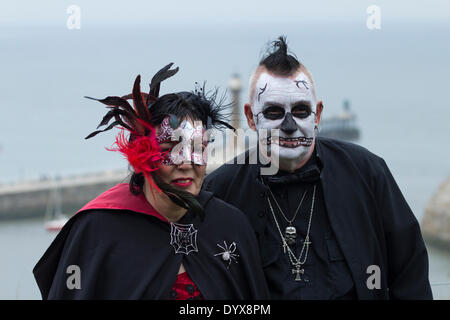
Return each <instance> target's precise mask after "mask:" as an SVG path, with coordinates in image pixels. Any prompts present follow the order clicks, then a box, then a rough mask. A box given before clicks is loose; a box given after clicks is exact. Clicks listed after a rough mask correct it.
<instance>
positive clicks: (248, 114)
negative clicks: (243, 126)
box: [244, 103, 256, 131]
mask: <svg viewBox="0 0 450 320" xmlns="http://www.w3.org/2000/svg"><path fill="white" fill-rule="evenodd" d="M244 111H245V116H246V117H247V123H248V126H249V127H250V128H251V129H252V130H255V131H256V126H255V120H254V119H253V111H252V106H251V105H250V104H249V103H246V104H245V105H244Z"/></svg>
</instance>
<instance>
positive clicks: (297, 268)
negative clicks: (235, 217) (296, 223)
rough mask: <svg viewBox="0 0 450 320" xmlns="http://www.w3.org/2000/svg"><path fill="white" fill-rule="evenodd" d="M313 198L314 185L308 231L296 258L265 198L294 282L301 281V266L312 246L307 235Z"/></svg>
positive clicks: (314, 193)
mask: <svg viewBox="0 0 450 320" xmlns="http://www.w3.org/2000/svg"><path fill="white" fill-rule="evenodd" d="M315 197H316V185H314V190H313V196H312V202H311V212H310V214H309V222H308V229H307V232H306V237H305V241H304V242H303V246H302V250H301V251H300V255H299V256H298V258H297V257H296V256H295V254H294V253H293V252H292V250H291V248H290V247H289V245H288V243H287V242H286V239H285V237H284V236H283V233H282V232H281V229H280V225H279V224H278V221H277V218H276V217H275V212H274V211H273V208H272V203H271V202H270V199H269V197H267V201H268V202H269V207H270V211H271V212H272V216H273V220H274V221H275V224H276V226H277V229H278V232H279V233H280V238H281V242H282V245H283V252H284V254H286V252H287V254H288V257H289V261H290V263H291V265H292V266H293V267H294V269H292V270H291V272H292V274H294V273H295V281H301V280H302V279H301V278H300V274H302V275H303V274H304V273H305V270H304V269H302V266H303V265H304V264H305V262H306V259H307V258H308V251H309V246H310V245H311V244H312V242H311V241H309V234H310V230H311V221H312V215H313V211H314V200H315ZM274 199H275V198H274ZM305 249H306V250H305ZM303 252H305V255H304V257H303V258H302V256H303Z"/></svg>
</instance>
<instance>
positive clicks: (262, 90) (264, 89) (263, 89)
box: [258, 83, 267, 101]
mask: <svg viewBox="0 0 450 320" xmlns="http://www.w3.org/2000/svg"><path fill="white" fill-rule="evenodd" d="M266 88H267V83H266V85H265V86H264V88H259V90H261V91H259V93H258V101H259V98H260V96H261V94H262V93H263V92H264V91H266Z"/></svg>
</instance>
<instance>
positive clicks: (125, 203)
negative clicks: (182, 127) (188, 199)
mask: <svg viewBox="0 0 450 320" xmlns="http://www.w3.org/2000/svg"><path fill="white" fill-rule="evenodd" d="M93 209H113V210H130V211H133V212H138V213H143V214H147V215H150V216H153V217H156V218H158V219H160V220H162V221H164V222H169V221H168V220H167V219H166V218H164V217H163V216H162V215H160V214H159V213H158V212H157V211H156V210H155V209H154V208H153V207H152V206H151V204H150V203H149V202H148V201H147V199H146V198H145V195H144V194H143V193H141V194H139V195H134V194H132V193H131V192H130V186H129V184H128V183H119V184H118V185H116V186H114V187H112V188H111V189H109V190H108V191H106V192H104V193H102V194H101V195H99V196H98V197H97V198H95V199H94V200H92V201H90V202H88V203H87V204H86V205H85V206H84V207H82V208H81V209H80V210H78V211H77V213H80V212H82V211H86V210H93Z"/></svg>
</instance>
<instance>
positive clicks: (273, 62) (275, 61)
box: [259, 36, 301, 76]
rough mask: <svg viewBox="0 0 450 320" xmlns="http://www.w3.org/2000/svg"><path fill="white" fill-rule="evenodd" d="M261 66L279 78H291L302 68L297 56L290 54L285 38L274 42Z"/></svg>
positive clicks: (281, 37) (282, 37) (279, 38)
mask: <svg viewBox="0 0 450 320" xmlns="http://www.w3.org/2000/svg"><path fill="white" fill-rule="evenodd" d="M259 65H260V66H264V67H266V69H267V70H268V71H270V72H272V73H273V74H276V75H279V76H290V75H292V74H293V73H294V72H295V71H297V70H298V68H299V67H300V66H301V63H300V62H299V61H298V60H297V58H296V57H295V55H293V54H289V53H288V46H287V42H286V37H285V36H280V37H278V40H275V41H272V42H271V43H270V46H269V48H268V49H267V51H266V53H265V55H264V57H263V58H262V59H261V61H260V63H259Z"/></svg>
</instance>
